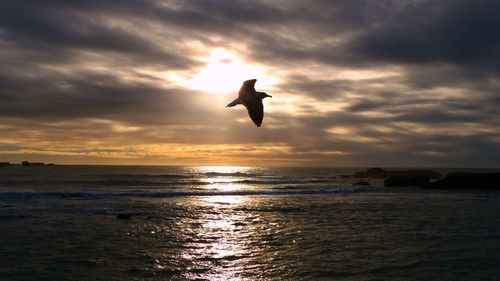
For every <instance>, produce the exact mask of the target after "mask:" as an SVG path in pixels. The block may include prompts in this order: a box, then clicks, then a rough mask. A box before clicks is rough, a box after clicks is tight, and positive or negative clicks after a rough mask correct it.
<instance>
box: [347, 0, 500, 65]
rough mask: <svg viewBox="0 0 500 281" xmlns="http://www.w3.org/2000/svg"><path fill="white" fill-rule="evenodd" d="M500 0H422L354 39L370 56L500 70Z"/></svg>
mask: <svg viewBox="0 0 500 281" xmlns="http://www.w3.org/2000/svg"><path fill="white" fill-rule="evenodd" d="M499 9H500V3H499V2H498V1H494V0H491V1H490V0H486V1H481V2H480V3H478V2H475V1H467V0H459V1H455V0H454V1H437V2H436V1H422V2H420V3H418V5H415V6H413V7H411V8H409V9H407V10H405V11H404V12H402V13H401V14H400V15H398V16H396V17H395V18H394V19H393V20H392V21H391V22H389V23H387V24H384V25H382V26H377V27H374V28H371V29H367V30H366V31H364V32H363V33H362V34H360V35H359V36H358V37H357V38H356V39H355V40H353V41H352V42H351V43H350V44H349V47H350V48H354V49H355V51H356V52H359V54H360V55H362V56H363V57H365V58H366V59H373V60H381V61H390V62H399V63H431V62H444V63H452V64H457V65H463V66H474V67H477V66H482V67H484V68H485V70H489V69H491V70H495V71H499V70H500V63H499V60H498V59H499V53H500V37H499V36H498V30H499V29H500V18H499V17H498V15H497V11H498V10H499Z"/></svg>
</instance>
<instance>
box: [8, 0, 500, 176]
mask: <svg viewBox="0 0 500 281" xmlns="http://www.w3.org/2000/svg"><path fill="white" fill-rule="evenodd" d="M498 11H500V1H495V0H482V1H472V0H469V1H464V0H440V1H426V0H379V1H372V0H325V1H302V0H297V1H295V0H282V1H279V0H278V1H274V0H273V1H270V0H269V1H234V0H232V1H214V0H203V1H198V0H193V1H162V0H145V1H144V0H141V1H139V0H123V1H106V0H86V1H80V0H78V1H77V0H75V1H71V0H44V1H39V0H23V1H18V0H3V1H1V2H0V66H1V67H0V136H1V137H0V161H10V162H14V163H16V162H20V161H23V160H28V161H42V162H55V163H60V164H122V165H257V166H262V165H263V166H386V167H403V166H405V167H500V130H499V128H500V76H499V74H500V36H498V31H499V30H500V17H499V16H498ZM253 78H255V79H257V83H256V90H257V91H263V92H266V93H268V94H270V95H272V96H273V97H272V98H267V99H265V100H264V108H265V116H264V122H263V125H262V127H261V128H257V127H255V125H254V124H253V123H252V122H251V120H250V119H249V118H248V115H247V112H246V110H245V108H244V107H242V106H238V107H234V108H225V106H226V104H227V103H229V102H231V101H232V100H233V99H234V98H236V96H237V92H238V89H239V87H240V85H241V83H242V82H243V81H244V80H247V79H253Z"/></svg>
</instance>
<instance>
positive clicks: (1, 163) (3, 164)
mask: <svg viewBox="0 0 500 281" xmlns="http://www.w3.org/2000/svg"><path fill="white" fill-rule="evenodd" d="M8 166H23V167H31V166H59V165H56V164H54V163H47V164H46V163H42V162H29V161H23V162H21V163H20V164H15V163H10V162H0V167H8Z"/></svg>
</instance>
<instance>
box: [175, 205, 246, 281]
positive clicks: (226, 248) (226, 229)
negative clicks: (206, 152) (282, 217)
mask: <svg viewBox="0 0 500 281" xmlns="http://www.w3.org/2000/svg"><path fill="white" fill-rule="evenodd" d="M244 200H245V199H244V197H243V196H209V197H200V198H198V199H196V201H197V203H200V204H202V206H204V207H207V208H208V209H210V210H211V211H207V212H204V213H203V215H202V216H201V217H200V218H197V219H196V220H197V221H198V222H199V224H197V225H196V230H195V231H193V234H194V235H195V238H194V239H192V241H191V242H190V243H188V245H186V247H185V251H184V252H183V253H182V255H181V256H182V258H183V259H185V260H190V261H193V262H194V263H193V266H196V267H201V268H207V270H206V271H200V273H197V272H194V273H193V272H192V271H191V273H188V276H185V277H187V278H188V279H196V278H203V279H204V280H244V279H242V278H241V276H239V272H241V268H240V267H239V265H240V263H241V261H242V260H244V259H245V258H246V257H248V256H249V254H250V253H249V252H248V249H247V248H246V245H245V240H244V239H242V236H241V230H242V224H244V222H245V221H248V219H249V218H248V215H249V214H247V213H243V212H239V211H235V209H237V206H239V205H240V204H242V203H243V201H244ZM208 268H209V270H208Z"/></svg>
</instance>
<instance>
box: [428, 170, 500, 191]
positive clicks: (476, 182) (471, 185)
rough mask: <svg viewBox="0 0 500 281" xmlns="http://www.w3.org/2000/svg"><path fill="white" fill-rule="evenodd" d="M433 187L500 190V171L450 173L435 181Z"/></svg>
mask: <svg viewBox="0 0 500 281" xmlns="http://www.w3.org/2000/svg"><path fill="white" fill-rule="evenodd" d="M432 188H437V189H496V190H500V173H449V174H448V175H446V177H445V178H444V179H441V180H438V181H436V182H435V183H433V184H432Z"/></svg>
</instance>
